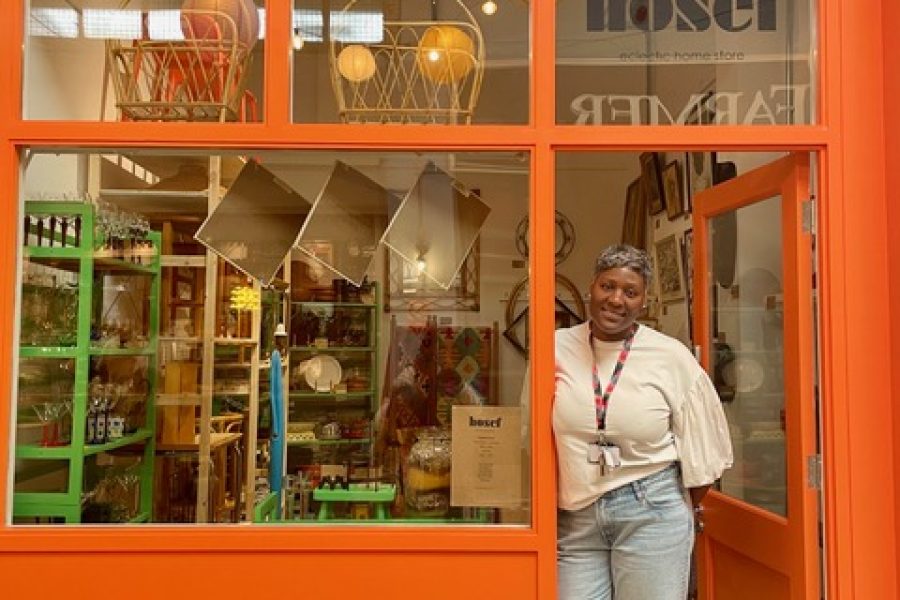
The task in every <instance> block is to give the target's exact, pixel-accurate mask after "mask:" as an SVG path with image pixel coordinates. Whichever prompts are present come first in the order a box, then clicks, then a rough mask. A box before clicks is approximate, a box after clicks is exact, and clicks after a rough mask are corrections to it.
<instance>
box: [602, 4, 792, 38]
mask: <svg viewBox="0 0 900 600" xmlns="http://www.w3.org/2000/svg"><path fill="white" fill-rule="evenodd" d="M775 14H776V0H587V29H588V31H626V30H627V29H632V28H636V29H639V30H643V31H663V30H665V29H672V28H674V29H675V30H676V31H683V32H698V31H707V30H708V29H710V27H712V26H713V25H715V27H716V28H718V29H719V30H720V31H724V32H728V33H736V32H740V31H746V30H754V29H755V30H756V31H775V28H776V18H775Z"/></svg>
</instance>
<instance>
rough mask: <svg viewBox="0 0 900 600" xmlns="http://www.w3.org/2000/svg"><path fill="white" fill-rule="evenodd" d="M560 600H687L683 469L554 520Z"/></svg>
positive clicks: (687, 514)
mask: <svg viewBox="0 0 900 600" xmlns="http://www.w3.org/2000/svg"><path fill="white" fill-rule="evenodd" d="M556 539H557V542H556V549H557V566H558V569H559V583H558V589H559V599H560V600H612V599H615V600H685V597H686V596H687V589H688V576H689V572H690V561H691V549H692V548H693V543H694V519H693V513H692V511H691V508H690V506H689V505H688V502H687V500H686V499H685V496H684V494H683V491H682V487H681V483H680V481H679V477H678V468H677V466H676V465H671V466H669V467H667V468H665V469H663V470H662V471H659V472H658V473H654V474H653V475H648V476H647V477H644V478H643V479H639V480H638V481H635V482H632V483H629V484H626V485H624V486H622V487H620V488H617V489H615V490H612V491H610V492H607V493H606V494H604V495H603V496H601V497H600V498H599V499H598V500H597V501H596V502H594V503H593V504H591V505H590V506H587V507H585V508H583V509H581V510H575V511H567V510H560V511H558V514H557V537H556Z"/></svg>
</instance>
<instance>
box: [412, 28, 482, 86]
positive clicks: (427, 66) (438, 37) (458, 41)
mask: <svg viewBox="0 0 900 600" xmlns="http://www.w3.org/2000/svg"><path fill="white" fill-rule="evenodd" d="M417 62H418V65H419V70H421V71H422V74H423V75H424V76H425V77H427V78H428V79H430V80H431V81H433V82H435V83H453V82H457V81H459V80H460V79H462V78H463V77H465V76H466V75H467V74H468V73H469V71H471V70H472V68H473V67H474V66H475V42H473V41H472V38H471V37H469V35H468V34H466V32H465V31H463V30H462V29H460V28H459V27H456V26H454V25H433V26H431V27H429V28H428V29H426V30H425V32H424V33H423V34H422V38H421V40H420V41H419V50H418V56H417Z"/></svg>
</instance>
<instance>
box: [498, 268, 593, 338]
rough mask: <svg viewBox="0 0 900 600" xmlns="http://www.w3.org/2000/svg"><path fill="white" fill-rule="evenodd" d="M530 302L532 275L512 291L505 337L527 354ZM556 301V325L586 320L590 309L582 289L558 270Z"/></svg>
mask: <svg viewBox="0 0 900 600" xmlns="http://www.w3.org/2000/svg"><path fill="white" fill-rule="evenodd" d="M530 304H531V303H530V301H529V297H528V277H525V278H523V279H521V280H520V281H519V282H518V283H517V284H516V285H515V286H514V287H513V289H512V291H511V292H510V293H509V300H508V301H507V303H506V329H505V330H504V331H503V337H505V338H506V339H507V341H509V343H510V344H512V345H513V347H514V348H515V349H516V350H518V351H519V352H520V353H521V354H522V355H523V356H528V346H529V338H530V334H529V327H528V313H529V311H530ZM554 304H555V305H556V306H555V311H554V322H555V328H556V329H559V328H561V327H571V326H573V325H578V324H579V323H583V322H584V320H585V318H586V314H587V313H586V309H585V305H584V300H583V299H582V297H581V292H579V291H578V288H577V287H576V286H575V284H574V283H572V282H571V281H570V280H569V279H568V278H567V277H565V276H564V275H560V274H559V273H557V274H556V296H555V298H554Z"/></svg>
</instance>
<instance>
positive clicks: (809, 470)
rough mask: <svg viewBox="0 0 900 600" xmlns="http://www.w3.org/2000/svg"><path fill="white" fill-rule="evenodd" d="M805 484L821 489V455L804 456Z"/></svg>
mask: <svg viewBox="0 0 900 600" xmlns="http://www.w3.org/2000/svg"><path fill="white" fill-rule="evenodd" d="M806 485H807V486H809V487H811V488H813V489H815V490H821V489H822V455H821V454H812V455H810V456H807V457H806Z"/></svg>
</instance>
